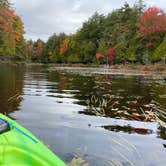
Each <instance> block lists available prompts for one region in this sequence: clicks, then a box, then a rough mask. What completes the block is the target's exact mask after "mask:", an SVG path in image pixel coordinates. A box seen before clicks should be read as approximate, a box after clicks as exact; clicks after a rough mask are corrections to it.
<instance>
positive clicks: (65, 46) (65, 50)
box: [60, 39, 69, 55]
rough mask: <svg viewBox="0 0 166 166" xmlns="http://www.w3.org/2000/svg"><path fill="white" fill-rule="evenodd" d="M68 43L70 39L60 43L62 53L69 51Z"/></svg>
mask: <svg viewBox="0 0 166 166" xmlns="http://www.w3.org/2000/svg"><path fill="white" fill-rule="evenodd" d="M68 45H69V40H68V39H66V40H64V41H63V42H62V44H61V45H60V55H64V54H65V53H66V52H67V49H68Z"/></svg>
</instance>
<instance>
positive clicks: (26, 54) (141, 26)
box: [0, 0, 166, 64]
mask: <svg viewBox="0 0 166 166" xmlns="http://www.w3.org/2000/svg"><path fill="white" fill-rule="evenodd" d="M24 33H26V32H25V31H24V23H23V21H22V19H21V17H20V16H19V15H17V13H16V11H15V10H14V8H13V7H12V5H11V4H10V2H9V1H8V0H0V60H8V59H10V60H13V61H24V62H38V63H67V64H68V63H83V64H91V63H92V64H105V63H109V64H125V63H138V64H154V63H161V64H166V13H165V12H164V10H163V9H161V8H158V7H156V6H153V7H146V5H145V3H144V2H143V1H142V0H138V1H137V2H136V3H135V4H134V5H133V6H130V5H129V4H128V3H127V2H125V3H124V5H123V6H122V7H121V8H119V9H114V10H113V11H110V13H108V14H107V15H104V14H99V13H98V12H95V13H94V14H93V15H92V16H91V17H90V18H89V19H88V20H87V21H85V22H84V23H83V24H82V27H81V28H80V29H78V30H77V32H75V33H74V34H65V33H63V32H62V33H60V34H56V33H54V34H53V35H52V36H50V37H49V38H48V40H47V41H42V40H41V39H38V40H37V41H32V40H27V39H25V38H24Z"/></svg>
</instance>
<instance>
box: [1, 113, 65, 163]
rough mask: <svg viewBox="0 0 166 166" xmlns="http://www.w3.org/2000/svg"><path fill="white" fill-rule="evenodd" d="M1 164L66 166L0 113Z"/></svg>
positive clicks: (23, 129)
mask: <svg viewBox="0 0 166 166" xmlns="http://www.w3.org/2000/svg"><path fill="white" fill-rule="evenodd" d="M0 165H1V166H66V164H65V163H64V162H63V161H62V160H60V159H59V158H58V157H57V156H56V155H55V154H54V153H53V152H51V151H50V150H49V149H48V148H47V147H46V146H45V145H44V144H43V143H41V142H40V141H39V140H38V139H37V138H36V137H35V136H33V135H32V134H31V133H30V132H29V131H27V130H26V129H25V128H23V127H22V126H20V125H19V124H17V123H16V122H15V121H13V120H11V119H10V118H8V117H6V116H4V115H2V114H0Z"/></svg>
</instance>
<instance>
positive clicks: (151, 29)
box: [136, 7, 166, 38]
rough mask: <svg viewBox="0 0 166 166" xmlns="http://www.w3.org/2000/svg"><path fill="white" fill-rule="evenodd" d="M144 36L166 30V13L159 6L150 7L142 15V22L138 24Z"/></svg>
mask: <svg viewBox="0 0 166 166" xmlns="http://www.w3.org/2000/svg"><path fill="white" fill-rule="evenodd" d="M136 25H137V27H138V28H139V33H140V34H141V36H142V37H143V38H145V37H146V36H149V35H153V34H155V33H156V32H166V15H165V14H164V11H163V10H162V9H160V8H157V7H150V8H148V9H147V10H146V11H145V12H144V13H142V14H141V15H140V22H139V23H137V24H136Z"/></svg>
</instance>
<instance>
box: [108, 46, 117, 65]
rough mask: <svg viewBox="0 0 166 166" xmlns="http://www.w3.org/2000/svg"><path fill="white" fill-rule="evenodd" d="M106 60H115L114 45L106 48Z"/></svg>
mask: <svg viewBox="0 0 166 166" xmlns="http://www.w3.org/2000/svg"><path fill="white" fill-rule="evenodd" d="M107 54H108V61H109V62H113V61H114V60H115V47H112V48H110V49H109V50H108V53H107Z"/></svg>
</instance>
